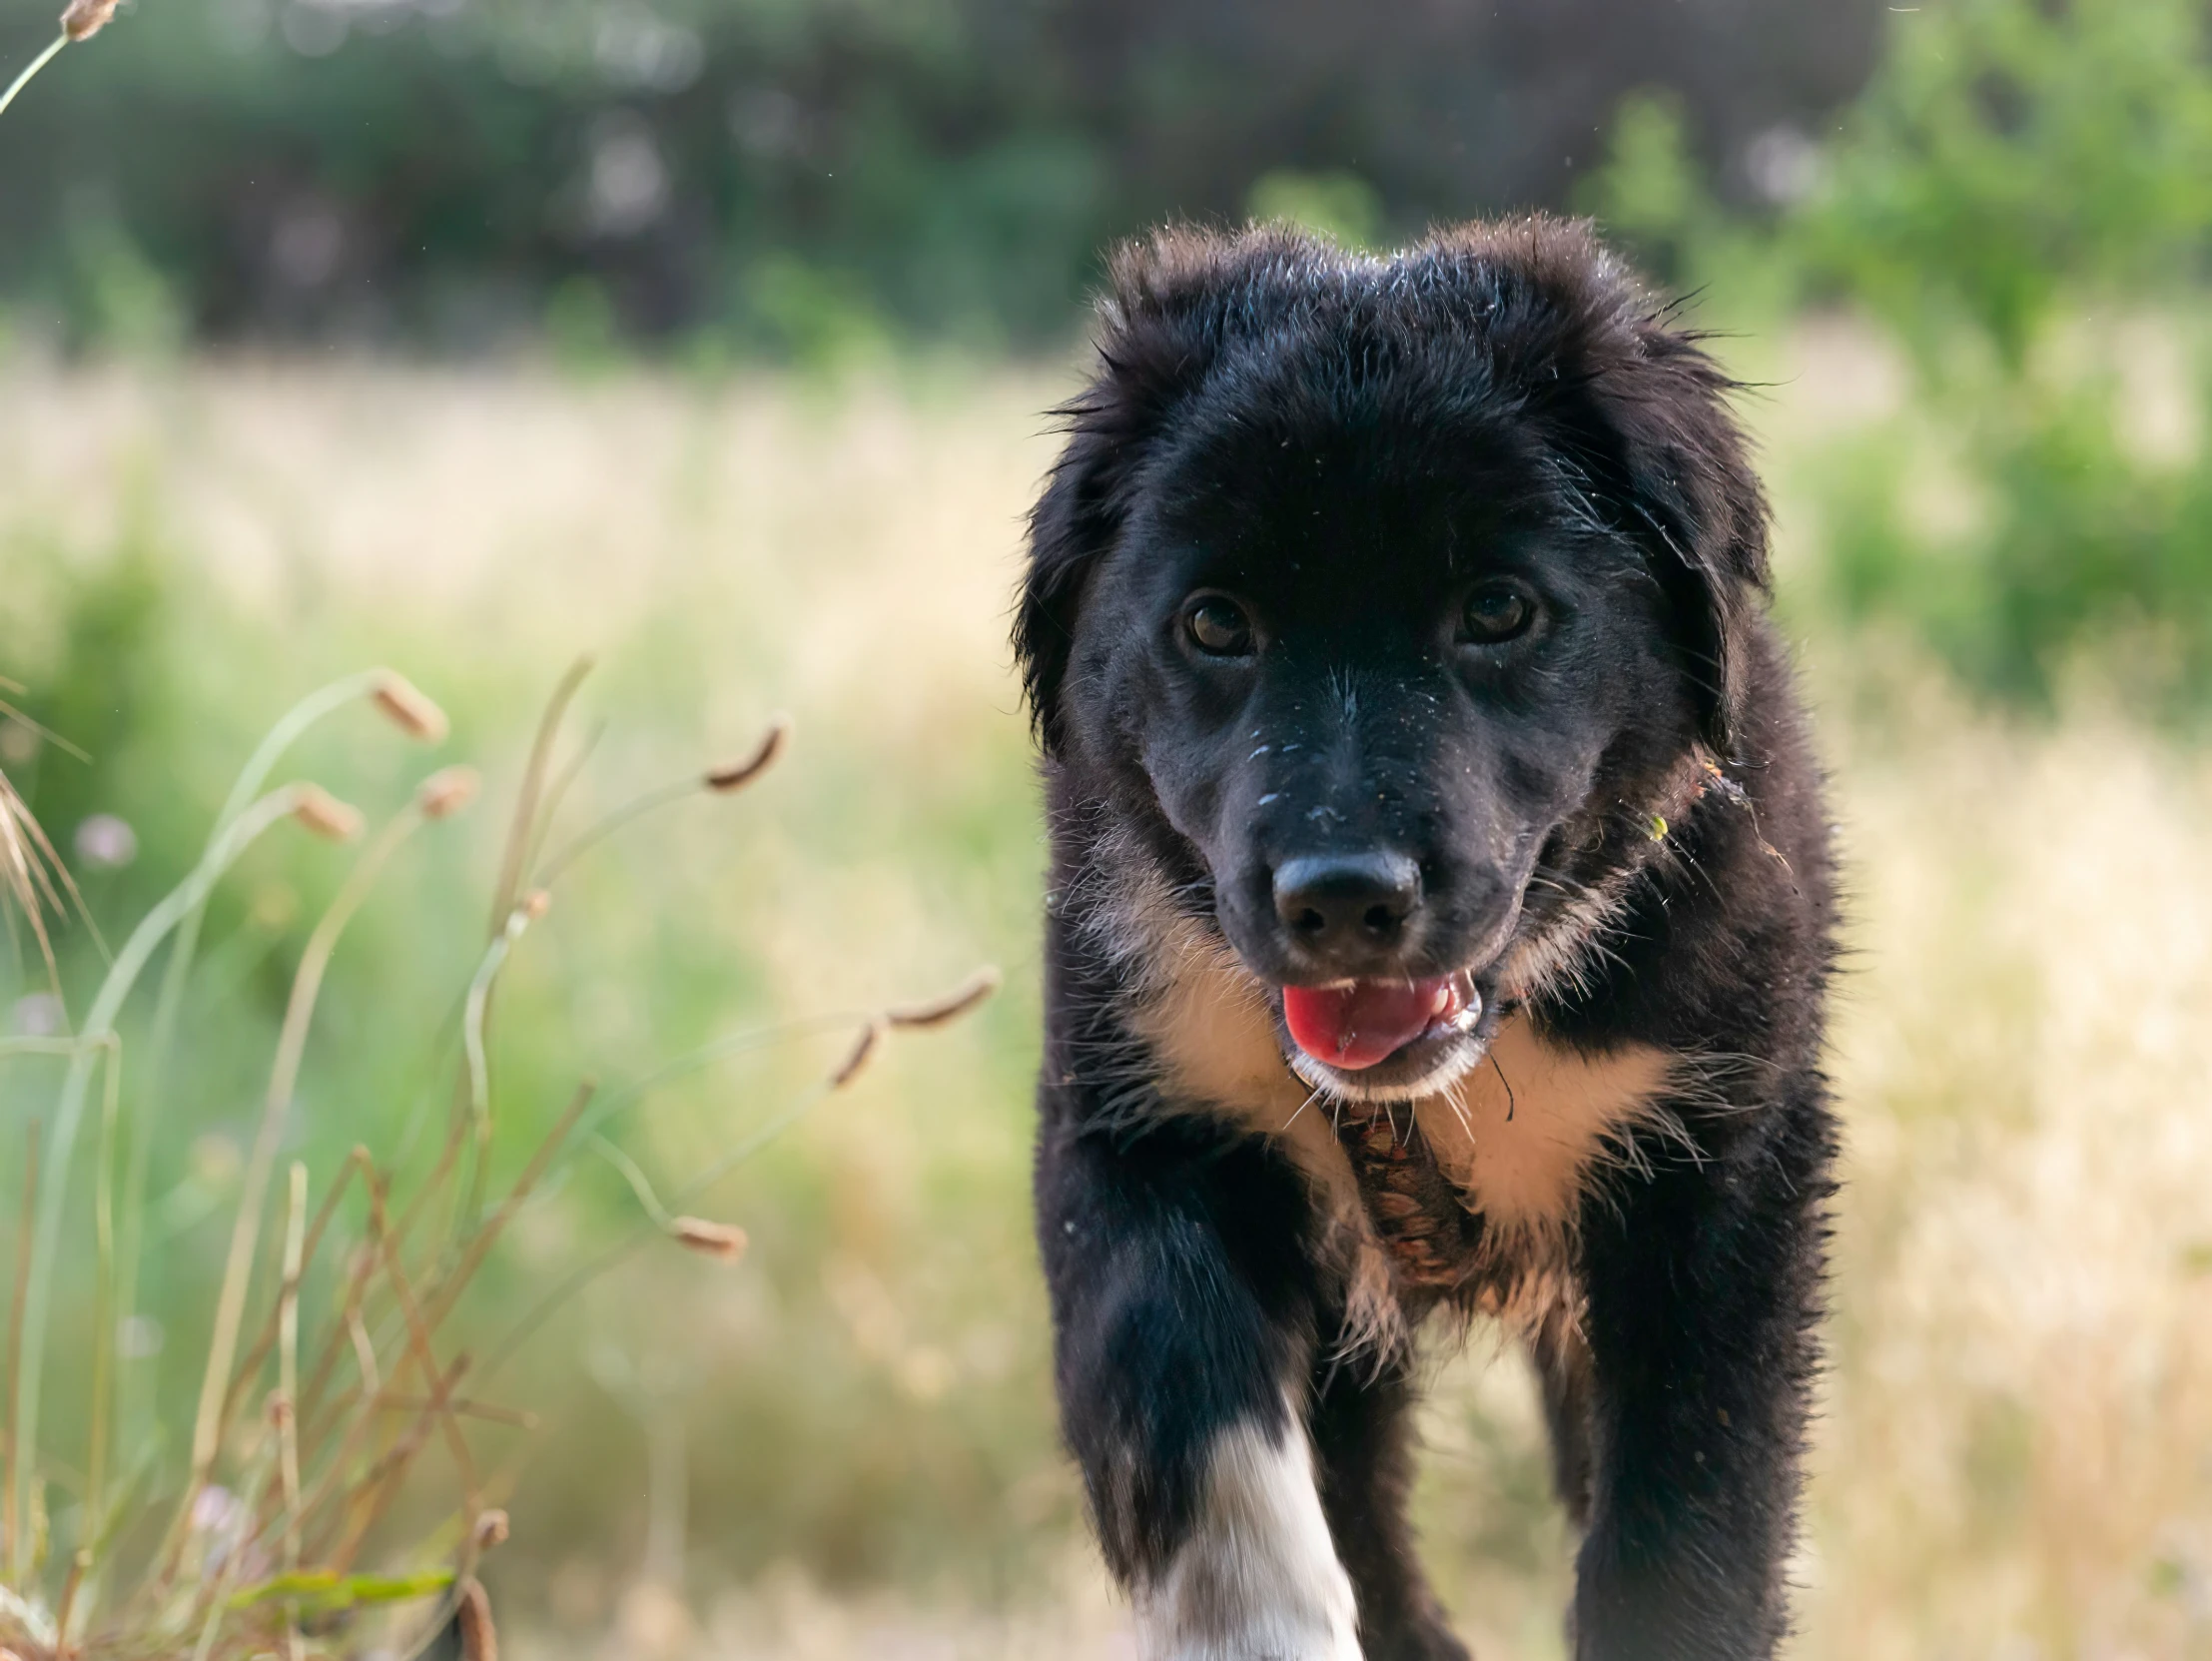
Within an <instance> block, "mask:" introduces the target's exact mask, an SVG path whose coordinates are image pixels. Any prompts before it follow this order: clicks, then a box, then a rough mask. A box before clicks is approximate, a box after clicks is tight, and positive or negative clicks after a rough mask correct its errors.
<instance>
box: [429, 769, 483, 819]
mask: <svg viewBox="0 0 2212 1661" xmlns="http://www.w3.org/2000/svg"><path fill="white" fill-rule="evenodd" d="M477 784H478V780H477V777H476V769H475V768H473V767H441V768H439V769H438V770H437V771H436V772H434V773H432V774H431V775H430V776H429V777H428V778H426V779H424V780H423V781H422V782H421V783H420V784H419V785H417V786H416V787H415V791H414V801H415V805H416V806H417V807H419V808H420V809H421V810H422V817H423V818H425V819H443V818H446V817H447V816H449V815H451V814H455V813H458V812H459V811H460V810H461V809H462V808H464V807H466V806H467V805H468V804H469V803H470V802H472V801H474V800H475V799H476V787H477Z"/></svg>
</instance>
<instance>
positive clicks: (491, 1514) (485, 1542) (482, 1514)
mask: <svg viewBox="0 0 2212 1661" xmlns="http://www.w3.org/2000/svg"><path fill="white" fill-rule="evenodd" d="M506 1538H507V1514H506V1512H504V1511H501V1510H498V1509H496V1508H495V1509H492V1510H489V1511H479V1512H478V1513H477V1514H476V1527H475V1540H476V1549H477V1550H478V1551H489V1550H490V1549H491V1548H492V1547H493V1546H496V1545H503V1544H505V1543H506Z"/></svg>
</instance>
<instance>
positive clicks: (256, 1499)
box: [187, 1438, 276, 1661]
mask: <svg viewBox="0 0 2212 1661" xmlns="http://www.w3.org/2000/svg"><path fill="white" fill-rule="evenodd" d="M274 1452H275V1449H274V1448H272V1447H271V1446H270V1445H269V1444H268V1441H267V1439H266V1438H265V1439H264V1442H263V1446H262V1448H261V1451H260V1452H259V1453H258V1454H257V1455H256V1456H255V1459H254V1465H253V1470H252V1473H251V1475H250V1478H249V1480H248V1483H247V1486H246V1489H245V1492H244V1493H243V1494H241V1495H240V1500H241V1504H242V1506H243V1510H244V1514H246V1515H248V1516H251V1515H253V1514H254V1513H255V1512H257V1511H259V1510H260V1509H261V1500H262V1494H263V1493H264V1492H265V1491H266V1490H267V1489H268V1487H269V1467H270V1466H271V1465H272V1464H274V1463H275V1462H276V1460H275V1458H274V1457H273V1455H274ZM245 1556H246V1552H245V1550H244V1549H243V1545H242V1546H241V1548H239V1549H234V1550H232V1551H229V1552H226V1553H225V1554H224V1557H223V1561H222V1562H221V1563H220V1564H219V1565H217V1567H216V1570H215V1572H214V1573H213V1574H211V1575H208V1576H206V1577H205V1578H203V1579H202V1580H201V1581H200V1582H199V1583H198V1585H197V1586H196V1588H195V1591H194V1596H193V1599H192V1603H191V1605H190V1607H191V1609H193V1610H197V1609H198V1608H199V1605H200V1599H201V1598H202V1597H205V1598H206V1599H207V1608H208V1613H207V1618H206V1620H205V1621H204V1622H203V1623H202V1625H201V1628H200V1641H199V1642H198V1643H197V1644H196V1645H194V1646H193V1651H192V1661H208V1657H209V1656H211V1655H213V1654H214V1653H215V1640H216V1637H217V1635H218V1634H220V1633H221V1631H222V1630H223V1617H224V1616H225V1615H227V1614H229V1613H230V1607H231V1588H232V1586H233V1585H234V1584H235V1583H236V1582H237V1580H238V1569H239V1565H240V1563H241V1562H242V1561H244V1559H245ZM187 1618H188V1619H189V1614H188V1617H187Z"/></svg>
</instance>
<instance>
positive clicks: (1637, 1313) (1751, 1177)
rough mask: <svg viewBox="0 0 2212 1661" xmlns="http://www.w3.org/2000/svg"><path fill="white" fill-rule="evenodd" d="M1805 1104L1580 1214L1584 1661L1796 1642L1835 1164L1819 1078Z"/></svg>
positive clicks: (1733, 1656)
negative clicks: (1791, 1595) (1585, 1398)
mask: <svg viewBox="0 0 2212 1661" xmlns="http://www.w3.org/2000/svg"><path fill="white" fill-rule="evenodd" d="M1799 1091H1800V1100H1799V1101H1798V1102H1796V1103H1795V1104H1791V1103H1788V1102H1784V1103H1776V1104H1773V1105H1771V1106H1767V1107H1763V1108H1760V1109H1757V1110H1748V1111H1751V1112H1756V1113H1758V1114H1759V1115H1761V1116H1762V1117H1761V1119H1760V1120H1759V1122H1758V1123H1757V1124H1755V1125H1751V1126H1747V1127H1746V1128H1745V1130H1744V1132H1743V1133H1742V1134H1741V1135H1740V1136H1739V1137H1737V1138H1735V1139H1733V1142H1732V1145H1731V1146H1729V1147H1727V1148H1725V1149H1719V1150H1712V1151H1709V1152H1708V1155H1707V1157H1706V1158H1704V1159H1703V1160H1701V1161H1700V1162H1699V1163H1696V1164H1694V1165H1693V1164H1690V1163H1687V1162H1679V1161H1678V1162H1674V1163H1671V1164H1668V1165H1666V1166H1665V1167H1663V1168H1662V1169H1661V1170H1660V1171H1658V1172H1657V1173H1656V1174H1653V1175H1643V1176H1640V1175H1633V1174H1629V1173H1623V1174H1621V1181H1620V1183H1619V1184H1618V1186H1617V1187H1616V1189H1615V1191H1614V1192H1613V1193H1612V1194H1611V1195H1609V1196H1606V1197H1604V1198H1602V1199H1601V1200H1600V1201H1598V1202H1595V1203H1593V1204H1592V1205H1591V1206H1590V1207H1589V1208H1587V1209H1586V1212H1585V1217H1584V1230H1585V1239H1584V1273H1585V1277H1586V1288H1587V1292H1588V1303H1587V1308H1586V1313H1585V1333H1586V1336H1587V1338H1588V1341H1589V1348H1590V1359H1591V1371H1592V1377H1591V1389H1590V1398H1589V1412H1590V1429H1591V1432H1592V1437H1591V1441H1592V1447H1593V1450H1594V1453H1595V1461H1594V1469H1593V1470H1592V1473H1591V1475H1592V1483H1591V1496H1590V1497H1591V1511H1590V1524H1589V1533H1588V1535H1587V1536H1586V1537H1585V1539H1584V1542H1583V1549H1582V1558H1581V1563H1580V1569H1579V1575H1578V1585H1577V1588H1576V1597H1575V1609H1574V1618H1573V1625H1574V1634H1575V1655H1576V1657H1577V1661H1771V1658H1772V1657H1773V1655H1774V1654H1775V1651H1776V1647H1777V1645H1778V1644H1779V1643H1780V1642H1781V1640H1782V1638H1783V1636H1784V1635H1785V1633H1786V1632H1787V1631H1788V1629H1789V1609H1788V1603H1787V1595H1786V1594H1787V1585H1786V1580H1785V1564H1786V1562H1787V1559H1788V1556H1789V1553H1790V1550H1791V1548H1792V1546H1793V1545H1794V1543H1795V1533H1796V1522H1797V1500H1798V1484H1799V1473H1798V1465H1799V1457H1800V1453H1801V1448H1802V1443H1803V1436H1804V1426H1805V1418H1806V1410H1807V1400H1808V1395H1809V1392H1810V1389H1811V1386H1812V1381H1813V1375H1814V1371H1815V1368H1816V1366H1817V1364H1818V1360H1819V1353H1818V1344H1817V1340H1816V1337H1815V1331H1814V1327H1815V1321H1816V1320H1817V1318H1818V1315H1819V1309H1820V1295H1821V1277H1822V1256H1823V1247H1824V1241H1825V1228H1826V1225H1825V1208H1826V1202H1827V1197H1828V1193H1829V1183H1828V1179H1827V1176H1826V1172H1827V1167H1828V1164H1829V1161H1830V1159H1831V1157H1832V1155H1833V1148H1832V1146H1831V1136H1830V1131H1829V1128H1828V1121H1827V1118H1826V1115H1825V1110H1824V1109H1823V1108H1822V1107H1821V1105H1820V1096H1819V1086H1818V1084H1817V1083H1816V1082H1814V1081H1811V1080H1806V1081H1802V1082H1801V1083H1800V1086H1799Z"/></svg>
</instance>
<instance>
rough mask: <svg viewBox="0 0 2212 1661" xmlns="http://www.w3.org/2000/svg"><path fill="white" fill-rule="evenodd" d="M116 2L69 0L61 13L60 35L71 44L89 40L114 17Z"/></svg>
mask: <svg viewBox="0 0 2212 1661" xmlns="http://www.w3.org/2000/svg"><path fill="white" fill-rule="evenodd" d="M115 8H116V0H69V5H68V6H67V8H66V9H64V11H63V12H62V33H63V34H65V35H67V36H68V37H69V38H70V40H71V42H72V43H74V42H77V41H80V40H90V39H92V37H93V36H94V35H97V34H98V33H99V32H100V31H101V30H102V29H105V28H106V27H107V26H108V21H109V19H111V18H113V17H114V16H115Z"/></svg>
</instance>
